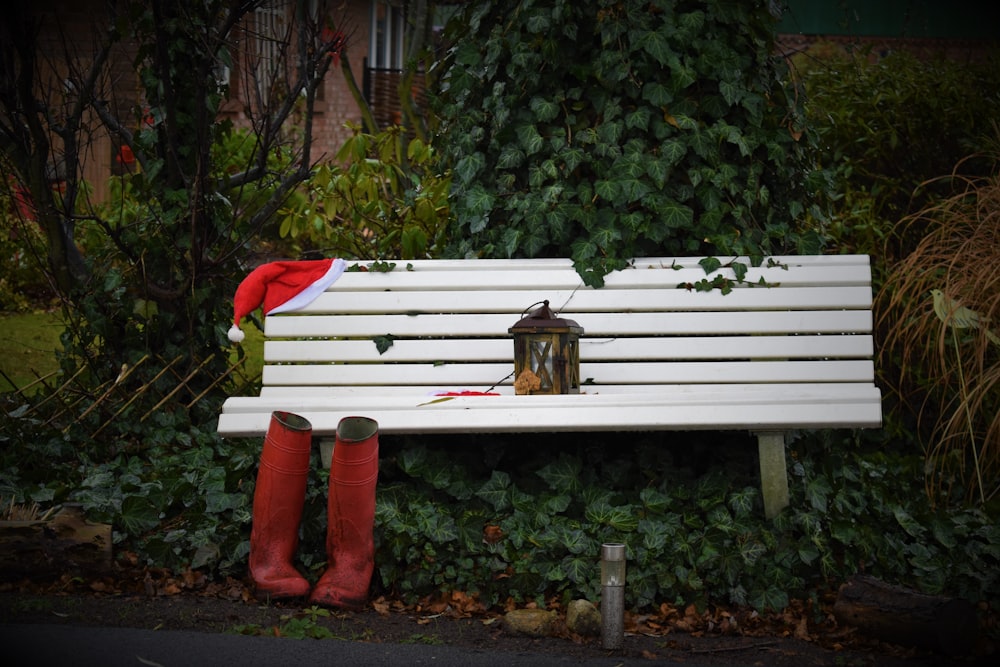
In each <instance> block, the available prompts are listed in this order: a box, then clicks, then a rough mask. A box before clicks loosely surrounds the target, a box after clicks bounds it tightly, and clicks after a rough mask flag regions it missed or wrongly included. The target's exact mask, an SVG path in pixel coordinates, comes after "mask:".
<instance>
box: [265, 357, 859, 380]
mask: <svg viewBox="0 0 1000 667" xmlns="http://www.w3.org/2000/svg"><path fill="white" fill-rule="evenodd" d="M513 370H514V369H513V365H512V364H510V363H475V364H443V365H435V364H406V363H401V364H323V365H317V364H295V365H286V366H265V367H264V370H263V375H264V378H263V379H264V384H268V385H275V384H277V385H281V384H286V385H318V386H323V385H369V386H378V385H382V384H398V383H400V382H402V383H409V384H413V385H418V386H420V385H435V386H437V385H445V386H456V385H480V386H482V385H487V386H489V385H492V384H501V383H504V382H511V381H513V380H512V378H511V377H510V376H512V375H513ZM874 375H875V372H874V365H873V363H872V362H871V361H870V360H837V361H749V362H742V361H733V362H728V363H718V362H697V361H683V362H675V363H655V362H620V363H615V362H609V363H584V362H581V363H580V380H581V382H587V380H588V379H592V381H593V383H594V384H597V385H600V384H605V383H606V384H668V383H680V384H703V383H706V382H707V383H719V382H734V383H749V382H759V383H772V382H819V381H823V382H862V381H868V380H874Z"/></svg>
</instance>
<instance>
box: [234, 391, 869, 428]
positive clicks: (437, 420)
mask: <svg viewBox="0 0 1000 667" xmlns="http://www.w3.org/2000/svg"><path fill="white" fill-rule="evenodd" d="M535 398H539V397H535V396H485V397H471V398H464V397H458V398H454V399H450V400H447V401H437V402H433V401H432V402H424V403H423V404H419V405H413V404H412V402H408V403H406V404H396V405H392V404H385V403H383V405H381V406H379V405H375V404H370V405H364V404H363V403H360V404H357V403H356V404H354V405H348V406H346V407H344V408H339V409H338V408H336V407H335V406H332V405H326V404H318V405H317V404H315V403H314V402H313V401H314V400H315V399H313V401H307V400H306V399H302V398H294V399H293V398H288V399H268V401H267V403H266V405H267V408H266V409H265V410H262V411H260V412H224V413H223V414H222V415H221V416H220V418H219V430H220V432H222V433H223V434H225V435H229V436H241V435H245V436H249V435H254V434H258V433H260V432H262V431H263V430H266V428H267V424H268V422H269V420H270V411H271V410H272V409H289V410H294V411H295V412H296V414H300V415H302V416H303V417H305V418H306V419H308V420H309V421H310V422H311V423H312V426H313V431H314V433H316V434H317V435H322V434H332V433H334V432H335V431H336V425H337V422H338V421H339V420H340V418H342V417H345V416H350V415H352V414H361V413H362V412H361V410H364V412H363V414H365V415H366V416H370V417H371V418H373V419H375V420H376V421H377V422H378V423H379V429H380V431H382V432H384V433H444V432H456V431H458V432H462V431H467V432H474V433H485V432H492V433H498V432H524V431H528V432H545V431H628V430H706V429H711V430H717V429H726V428H731V429H747V430H750V431H754V430H774V429H781V430H787V429H796V428H806V427H808V428H823V427H829V428H837V427H845V426H850V427H863V426H871V427H875V426H878V425H880V423H881V405H880V403H879V399H878V396H877V395H876V394H875V392H869V396H868V397H867V398H864V397H858V398H855V399H853V400H848V399H842V398H835V397H831V396H824V395H822V394H817V395H815V396H804V395H802V394H795V395H788V396H785V395H779V396H777V397H774V398H768V397H767V396H757V397H756V398H758V399H759V400H753V397H749V398H748V397H746V396H745V394H744V393H734V394H730V395H728V396H727V395H717V396H716V397H715V398H714V399H712V400H702V401H684V400H682V398H681V397H679V396H661V397H658V398H657V400H653V401H641V400H640V401H628V400H623V397H622V396H620V395H619V396H608V397H603V396H599V395H594V396H591V395H580V396H574V397H571V398H575V399H583V400H577V401H575V402H573V401H565V400H563V401H534V400H532V399H535ZM546 398H549V397H546ZM559 398H566V397H559ZM526 399H527V400H526ZM609 399H615V400H609ZM727 399H732V400H727ZM258 400H260V401H262V400H263V399H258ZM581 404H582V405H581ZM581 408H583V409H581Z"/></svg>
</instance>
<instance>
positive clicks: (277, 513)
mask: <svg viewBox="0 0 1000 667" xmlns="http://www.w3.org/2000/svg"><path fill="white" fill-rule="evenodd" d="M311 441H312V424H310V423H309V421H308V420H307V419H305V418H304V417H300V416H299V415H296V414H292V413H291V412H274V413H272V414H271V424H270V426H269V427H268V430H267V435H266V436H265V437H264V448H263V449H262V450H261V453H260V468H259V469H258V471H257V486H256V487H254V492H253V527H252V528H251V530H250V578H251V579H253V581H254V584H256V588H257V590H256V596H257V597H258V598H260V599H267V598H271V599H281V598H297V597H305V596H306V595H308V594H309V582H308V581H306V579H305V577H303V576H302V575H301V574H300V573H299V571H298V570H296V569H295V566H294V565H292V560H293V558H294V557H295V550H296V549H297V548H298V546H299V522H300V521H301V520H302V507H303V505H304V504H305V501H306V481H307V479H308V477H309V451H310V446H311Z"/></svg>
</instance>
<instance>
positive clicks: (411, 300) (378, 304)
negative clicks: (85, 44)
mask: <svg viewBox="0 0 1000 667" xmlns="http://www.w3.org/2000/svg"><path fill="white" fill-rule="evenodd" d="M542 301H548V302H549V306H550V308H552V310H553V311H556V312H558V313H559V314H560V315H561V316H563V317H569V318H573V317H576V316H577V315H582V314H583V313H590V312H623V311H647V312H669V311H709V310H727V311H728V310H824V309H837V310H840V309H859V308H860V309H863V308H871V304H872V291H871V288H870V287H867V286H861V287H784V288H775V289H769V288H758V289H743V290H735V291H733V292H732V293H730V294H722V293H721V292H720V291H718V290H714V291H712V292H696V291H688V290H683V289H662V288H661V289H658V290H655V291H654V290H648V289H627V290H626V289H623V290H603V289H598V290H594V289H581V290H538V289H532V290H525V291H516V290H495V291H494V290H483V291H463V290H454V289H453V290H447V291H436V290H431V291H424V290H421V291H388V292H385V291H383V292H347V291H339V292H337V291H330V292H326V293H325V294H322V295H320V296H319V297H317V298H316V300H315V301H313V302H312V303H310V304H309V305H308V306H306V307H305V308H303V309H302V310H300V311H297V313H305V314H321V313H333V314H340V315H348V314H388V313H393V314H399V313H403V314H411V313H412V314H416V313H423V314H431V313H509V314H511V316H512V320H513V321H516V319H518V316H519V315H521V314H522V313H524V312H525V311H527V310H529V309H530V308H531V307H532V306H535V305H536V304H538V303H540V302H542Z"/></svg>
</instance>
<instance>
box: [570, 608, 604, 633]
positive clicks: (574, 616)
mask: <svg viewBox="0 0 1000 667" xmlns="http://www.w3.org/2000/svg"><path fill="white" fill-rule="evenodd" d="M566 627H567V628H568V629H569V631H570V632H575V633H576V634H578V635H582V636H584V637H596V636H598V635H600V634H601V612H600V610H599V609H598V608H597V607H596V606H595V605H594V603H593V602H590V601H589V600H573V601H572V602H570V603H569V606H567V607H566Z"/></svg>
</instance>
